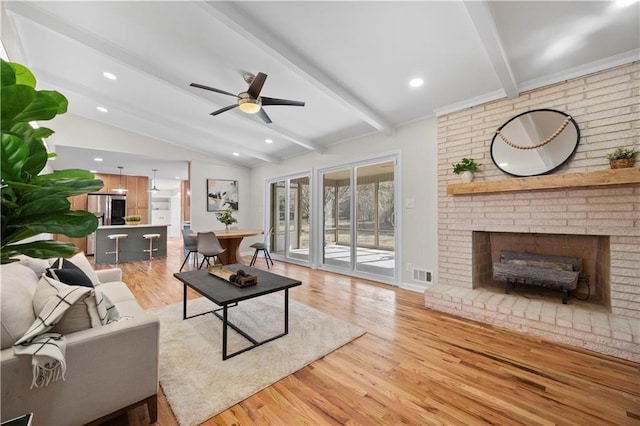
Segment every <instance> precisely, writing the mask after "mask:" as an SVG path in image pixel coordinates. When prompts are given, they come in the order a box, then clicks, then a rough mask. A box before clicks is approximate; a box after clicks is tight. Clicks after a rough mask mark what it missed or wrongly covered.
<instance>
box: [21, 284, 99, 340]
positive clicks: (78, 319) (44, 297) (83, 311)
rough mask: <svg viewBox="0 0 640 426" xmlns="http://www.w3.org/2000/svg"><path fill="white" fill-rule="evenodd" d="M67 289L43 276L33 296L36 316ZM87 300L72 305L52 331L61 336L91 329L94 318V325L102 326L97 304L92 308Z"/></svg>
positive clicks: (84, 298)
mask: <svg viewBox="0 0 640 426" xmlns="http://www.w3.org/2000/svg"><path fill="white" fill-rule="evenodd" d="M67 287H70V286H68V285H67V284H64V283H62V282H60V281H58V280H55V279H53V278H49V277H47V276H46V275H43V276H42V278H40V281H39V282H38V285H37V286H36V291H35V294H34V296H33V311H34V312H35V313H36V315H39V314H40V312H42V310H43V309H44V307H45V305H46V304H47V302H49V300H50V299H51V298H52V297H56V295H57V294H58V292H60V291H61V290H63V289H65V288H67ZM86 299H87V297H83V298H82V299H80V300H78V301H77V302H76V303H74V304H73V305H71V306H70V307H69V308H68V309H67V310H66V312H65V313H64V315H63V316H62V318H61V319H60V321H58V322H57V323H56V325H55V326H53V328H52V329H51V330H50V331H51V332H54V333H60V334H69V333H74V332H76V331H80V330H86V329H89V328H91V327H92V317H93V324H100V319H99V317H98V313H97V311H95V304H93V306H90V304H87V303H85V300H86ZM92 311H93V312H92ZM96 318H97V321H96Z"/></svg>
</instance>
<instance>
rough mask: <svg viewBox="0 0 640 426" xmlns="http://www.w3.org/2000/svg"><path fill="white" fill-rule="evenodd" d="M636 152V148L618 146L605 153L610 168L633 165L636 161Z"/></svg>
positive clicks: (622, 167)
mask: <svg viewBox="0 0 640 426" xmlns="http://www.w3.org/2000/svg"><path fill="white" fill-rule="evenodd" d="M638 152H639V151H638V150H636V149H632V148H622V147H621V148H618V149H616V150H615V151H613V152H610V153H608V154H607V158H608V159H609V165H610V166H611V168H612V169H624V168H628V167H633V166H634V164H635V163H636V157H637V156H638Z"/></svg>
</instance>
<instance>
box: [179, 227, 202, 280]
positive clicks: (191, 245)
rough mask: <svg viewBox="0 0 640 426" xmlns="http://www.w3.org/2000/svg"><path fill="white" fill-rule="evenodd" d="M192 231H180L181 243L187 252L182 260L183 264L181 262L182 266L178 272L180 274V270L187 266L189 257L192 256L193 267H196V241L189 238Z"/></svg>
mask: <svg viewBox="0 0 640 426" xmlns="http://www.w3.org/2000/svg"><path fill="white" fill-rule="evenodd" d="M192 232H193V231H191V229H183V230H182V242H183V244H184V250H185V251H187V250H188V251H189V252H188V253H187V255H186V256H185V258H184V262H182V266H181V267H180V271H181V272H182V268H184V265H186V264H187V260H189V256H191V254H193V264H194V266H197V265H198V240H196V239H195V238H193V237H191V236H189V234H191V233H192Z"/></svg>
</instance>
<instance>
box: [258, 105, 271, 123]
mask: <svg viewBox="0 0 640 426" xmlns="http://www.w3.org/2000/svg"><path fill="white" fill-rule="evenodd" d="M258 115H259V116H260V118H262V121H264V122H265V123H267V124H270V123H271V119H270V118H269V116H268V115H267V113H266V112H265V111H264V109H262V108H260V111H258Z"/></svg>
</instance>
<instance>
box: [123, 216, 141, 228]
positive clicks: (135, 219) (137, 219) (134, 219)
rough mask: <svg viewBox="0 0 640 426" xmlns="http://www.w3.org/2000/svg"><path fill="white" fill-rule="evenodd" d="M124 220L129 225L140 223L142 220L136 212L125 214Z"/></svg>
mask: <svg viewBox="0 0 640 426" xmlns="http://www.w3.org/2000/svg"><path fill="white" fill-rule="evenodd" d="M124 221H125V223H126V224H127V225H131V226H135V225H140V222H141V221H142V216H140V215H137V214H131V215H129V216H125V217H124Z"/></svg>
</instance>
